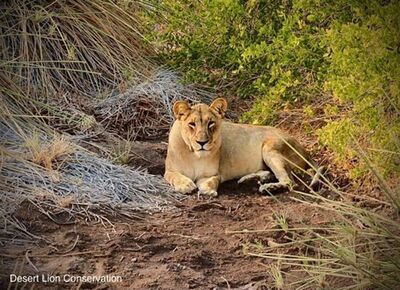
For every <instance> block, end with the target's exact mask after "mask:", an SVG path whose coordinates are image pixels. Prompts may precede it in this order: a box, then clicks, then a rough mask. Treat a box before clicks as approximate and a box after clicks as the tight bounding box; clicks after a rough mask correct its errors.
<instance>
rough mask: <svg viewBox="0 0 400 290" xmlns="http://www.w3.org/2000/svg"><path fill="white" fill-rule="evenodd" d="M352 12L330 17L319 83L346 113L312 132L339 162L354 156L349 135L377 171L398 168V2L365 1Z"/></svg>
mask: <svg viewBox="0 0 400 290" xmlns="http://www.w3.org/2000/svg"><path fill="white" fill-rule="evenodd" d="M353 12H354V18H353V21H352V22H349V23H333V25H332V27H331V29H330V30H328V31H327V32H326V35H325V41H326V45H327V47H328V48H329V51H330V59H331V63H330V66H329V69H328V74H327V81H326V83H325V85H326V86H325V88H326V89H327V90H329V91H331V92H332V94H333V97H334V99H335V100H336V101H337V102H339V103H341V104H345V105H346V106H347V110H346V112H345V115H346V117H345V118H343V119H341V120H339V121H336V122H331V123H328V124H327V125H326V126H325V127H324V128H322V129H321V130H319V132H318V134H319V136H320V140H321V142H322V143H324V144H326V145H328V146H329V147H330V148H332V149H333V150H334V151H335V152H336V153H338V154H337V156H338V159H339V160H341V161H343V162H346V157H353V156H354V154H355V152H354V150H352V149H350V148H356V147H357V146H354V144H355V143H354V142H355V141H354V139H355V140H356V142H357V143H359V144H360V145H361V147H362V148H365V149H367V151H369V152H370V153H371V154H369V155H370V158H371V160H372V161H373V162H374V163H375V164H376V165H377V166H379V168H380V171H381V172H383V174H385V175H388V174H390V173H396V171H397V172H400V168H399V156H398V153H395V152H396V151H397V152H398V151H399V150H398V148H399V147H398V146H399V145H400V143H399V139H398V138H399V135H400V119H399V113H400V110H399V108H400V78H399V76H400V66H399V64H400V53H399V44H400V21H399V17H398V15H400V6H399V5H398V3H396V2H395V1H393V2H392V3H389V4H387V5H380V4H379V2H378V1H368V5H365V6H361V5H360V6H355V7H354V8H353ZM351 137H354V138H351ZM396 162H397V165H396ZM359 169H360V168H358V167H357V168H356V170H355V171H354V172H353V173H357V172H363V171H362V170H361V171H360V170H359ZM356 176H357V174H356Z"/></svg>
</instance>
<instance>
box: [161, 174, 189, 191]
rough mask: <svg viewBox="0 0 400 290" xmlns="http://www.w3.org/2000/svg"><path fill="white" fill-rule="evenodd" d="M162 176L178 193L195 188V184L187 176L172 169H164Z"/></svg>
mask: <svg viewBox="0 0 400 290" xmlns="http://www.w3.org/2000/svg"><path fill="white" fill-rule="evenodd" d="M164 178H165V179H166V180H167V181H168V182H169V183H170V184H171V185H172V186H173V187H174V189H175V190H176V191H178V192H180V193H183V194H187V193H191V192H192V191H193V190H195V189H196V188H197V187H196V184H195V183H194V182H193V181H192V180H191V179H190V178H189V177H187V176H185V175H183V174H181V173H179V172H174V171H168V170H167V171H166V172H165V174H164Z"/></svg>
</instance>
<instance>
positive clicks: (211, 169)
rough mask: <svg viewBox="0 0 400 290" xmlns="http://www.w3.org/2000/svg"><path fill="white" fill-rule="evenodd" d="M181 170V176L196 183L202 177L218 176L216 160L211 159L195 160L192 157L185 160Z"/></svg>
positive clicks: (195, 158)
mask: <svg viewBox="0 0 400 290" xmlns="http://www.w3.org/2000/svg"><path fill="white" fill-rule="evenodd" d="M182 165H184V166H183V167H182V168H183V174H184V175H185V176H187V177H189V178H190V179H191V180H194V181H197V180H199V179H201V178H204V177H211V176H215V175H218V167H219V166H218V165H219V162H218V160H214V159H211V158H197V157H193V158H190V160H186V162H185V164H182Z"/></svg>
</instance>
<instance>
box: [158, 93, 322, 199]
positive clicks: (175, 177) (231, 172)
mask: <svg viewBox="0 0 400 290" xmlns="http://www.w3.org/2000/svg"><path fill="white" fill-rule="evenodd" d="M227 108H228V103H227V101H226V100H225V99H223V98H218V99H216V100H215V101H213V102H212V104H211V105H210V106H208V105H206V104H197V105H194V106H192V107H190V106H189V104H188V103H187V102H186V101H177V102H176V103H175V104H174V106H173V112H174V115H175V118H176V120H175V122H174V124H173V125H172V128H171V131H170V134H169V143H168V152H167V159H166V164H165V169H166V170H165V175H164V177H165V179H166V180H167V181H168V182H169V183H170V184H171V185H172V186H173V187H174V188H175V190H176V191H178V192H181V193H189V192H192V191H193V190H195V189H196V188H198V190H199V193H200V194H206V195H211V196H217V189H218V185H219V184H220V183H222V182H224V181H227V180H231V179H236V178H240V179H239V180H238V183H241V182H244V181H247V180H250V179H255V178H257V179H260V181H261V182H265V181H270V180H271V179H270V178H271V177H273V176H272V174H271V173H270V171H267V169H269V170H271V171H272V173H273V174H274V175H275V177H276V178H277V180H278V182H274V183H265V184H261V185H260V187H259V191H260V192H263V191H269V190H275V189H277V188H288V189H289V188H291V186H292V179H291V171H292V169H293V168H295V167H299V168H303V169H306V168H308V167H309V164H310V162H311V161H308V162H307V161H306V160H310V159H309V155H308V154H307V152H306V151H305V149H304V148H303V147H302V146H301V145H300V144H299V143H298V142H297V141H296V140H294V139H293V138H292V137H290V136H288V135H287V134H285V133H284V132H282V131H281V130H279V129H277V128H273V127H268V126H256V125H244V124H235V123H231V122H228V121H225V120H223V118H224V115H225V112H226V110H227ZM293 149H294V150H293ZM316 181H317V178H316V176H315V178H314V179H313V181H312V184H315V183H316Z"/></svg>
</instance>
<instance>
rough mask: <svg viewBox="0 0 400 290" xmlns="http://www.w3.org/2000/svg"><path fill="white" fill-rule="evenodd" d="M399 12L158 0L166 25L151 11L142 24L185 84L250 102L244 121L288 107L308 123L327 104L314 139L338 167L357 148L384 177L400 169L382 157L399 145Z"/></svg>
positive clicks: (342, 4) (332, 4) (391, 157)
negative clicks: (319, 106)
mask: <svg viewBox="0 0 400 290" xmlns="http://www.w3.org/2000/svg"><path fill="white" fill-rule="evenodd" d="M399 7H400V5H398V3H397V1H384V2H383V1H377V0H367V1H344V0H339V1H331V0H328V1H317V0H292V1H287V0H274V1H263V0H251V1H239V0H208V1H206V0H202V1H177V0H165V1H162V3H161V10H162V11H163V14H164V16H165V19H166V21H164V22H162V23H160V22H159V17H158V15H154V14H147V15H146V16H145V17H144V18H143V21H144V22H145V23H147V26H148V27H149V28H150V29H149V31H151V32H150V33H149V38H150V40H151V41H152V42H153V43H154V44H155V45H156V48H157V50H158V52H159V56H160V58H161V59H162V60H163V61H164V62H166V63H167V64H168V65H170V66H172V67H174V68H177V69H179V70H180V71H182V72H183V73H184V75H185V78H186V80H187V81H189V82H195V83H200V84H204V85H206V86H212V87H215V88H216V89H217V91H218V92H219V93H221V92H222V93H223V94H227V95H229V94H236V95H238V96H241V97H253V98H254V99H255V101H254V105H253V108H252V109H251V110H250V111H249V112H246V113H245V114H244V115H243V116H242V120H243V121H246V122H251V123H255V124H269V123H272V122H273V121H274V120H275V119H276V116H277V112H279V110H280V109H282V108H283V107H284V106H286V105H287V104H289V105H294V106H296V107H299V106H303V107H304V112H305V114H306V115H307V116H309V117H313V116H315V115H314V114H315V113H316V112H314V111H313V110H312V108H311V105H312V104H313V103H315V102H318V100H319V98H323V99H324V100H327V99H328V100H330V102H329V103H327V104H326V105H325V108H324V115H325V116H323V117H324V118H325V119H326V120H327V123H326V126H324V127H323V128H322V129H320V130H319V131H318V133H317V134H318V136H319V138H320V141H321V143H322V144H324V145H326V146H328V147H329V148H330V149H331V150H333V151H334V152H335V153H336V155H337V162H339V163H341V164H344V163H345V162H346V161H348V160H349V158H354V156H355V155H356V153H357V152H356V150H355V148H356V147H355V144H359V145H360V146H361V148H363V149H364V150H367V151H368V150H369V151H370V152H371V153H373V154H371V160H372V161H373V162H374V163H376V164H377V165H378V166H380V167H381V169H382V170H384V172H385V173H389V172H393V171H395V170H398V169H399V168H398V167H399V166H398V165H397V169H396V166H395V165H394V164H395V163H396V162H394V161H395V158H399V156H398V155H396V154H394V153H387V152H393V151H395V149H396V146H400V145H399V144H398V139H399V127H400V123H399V108H400V101H399V96H400V80H399V79H400V78H399V77H398V76H399V75H400V71H399V70H400V66H399V63H400V59H399V57H400V54H399V43H400V37H399V31H400V24H399V17H398V15H400V11H399ZM339 117H340V118H339ZM396 142H397V145H396ZM356 172H364V170H363V165H359V166H358V167H357V168H355V170H354V173H356ZM355 175H360V174H355ZM361 175H362V174H361Z"/></svg>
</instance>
